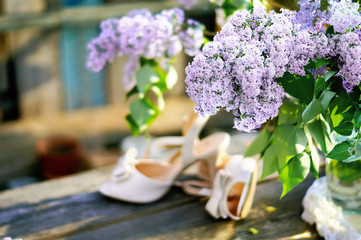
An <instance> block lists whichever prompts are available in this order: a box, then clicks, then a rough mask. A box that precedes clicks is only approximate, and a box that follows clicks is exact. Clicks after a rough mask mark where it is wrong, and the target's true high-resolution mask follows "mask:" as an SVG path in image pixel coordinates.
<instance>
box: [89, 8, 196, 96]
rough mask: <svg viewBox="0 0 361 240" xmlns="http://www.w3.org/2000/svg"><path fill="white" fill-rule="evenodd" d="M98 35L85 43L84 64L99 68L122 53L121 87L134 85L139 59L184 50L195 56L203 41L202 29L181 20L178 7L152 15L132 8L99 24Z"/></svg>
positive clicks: (164, 57) (156, 57)
mask: <svg viewBox="0 0 361 240" xmlns="http://www.w3.org/2000/svg"><path fill="white" fill-rule="evenodd" d="M100 30H101V32H100V34H99V36H98V37H96V38H94V39H93V40H91V41H90V42H89V43H88V46H87V47H88V50H89V55H88V60H87V63H86V67H87V68H88V69H90V70H92V71H94V72H99V71H101V70H102V69H103V68H104V66H105V64H106V63H108V62H112V61H113V59H114V57H116V56H122V55H126V56H128V57H129V62H128V63H127V64H125V69H124V70H125V71H124V72H125V74H124V83H125V88H126V89H127V90H128V88H129V87H131V86H134V84H135V82H134V76H132V75H134V74H135V72H136V71H137V69H138V68H139V63H137V61H139V59H140V58H141V57H143V58H147V59H157V60H160V61H161V60H162V59H168V58H172V57H175V56H177V55H178V54H179V53H180V52H181V51H182V49H183V48H184V50H185V53H186V54H188V55H190V56H194V55H196V54H197V53H198V52H199V51H200V48H201V46H202V43H203V28H202V26H201V24H200V23H199V22H197V21H194V20H191V19H188V20H187V21H185V17H184V12H183V10H182V9H180V8H173V9H168V10H163V11H162V12H161V13H158V14H155V15H153V14H152V13H151V12H150V11H149V10H146V9H142V10H134V11H131V12H129V13H128V14H127V15H126V16H124V17H122V18H119V19H108V20H105V21H103V22H101V24H100Z"/></svg>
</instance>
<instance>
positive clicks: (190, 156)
mask: <svg viewBox="0 0 361 240" xmlns="http://www.w3.org/2000/svg"><path fill="white" fill-rule="evenodd" d="M207 120H208V118H203V117H200V116H196V115H194V116H193V117H191V119H190V120H189V122H188V124H186V129H185V131H184V132H185V134H184V136H183V137H179V138H175V140H174V139H173V140H174V142H175V143H176V144H175V145H180V147H179V149H178V150H177V151H176V152H175V153H174V154H173V155H171V156H170V158H169V160H166V161H160V160H157V159H151V158H149V157H148V156H147V153H146V156H145V157H143V158H141V159H137V158H136V155H137V152H136V150H135V149H129V150H128V151H127V153H126V154H125V156H123V157H122V158H121V160H120V161H119V163H118V165H117V166H116V168H115V169H114V170H113V173H112V176H111V180H110V181H108V182H106V183H104V184H102V185H101V186H100V189H99V190H100V192H101V193H102V194H103V195H105V196H108V197H111V198H115V199H119V200H122V201H127V202H133V203H149V202H153V201H156V200H158V199H160V198H161V197H163V196H164V195H165V194H166V193H167V192H168V191H169V189H170V188H171V186H172V185H173V183H174V182H175V179H176V178H177V177H178V176H179V175H180V173H181V172H182V171H183V170H185V169H186V168H187V167H189V166H190V165H192V164H194V163H195V162H198V161H204V162H206V165H207V166H208V174H209V176H210V178H213V177H214V176H215V174H216V167H215V166H216V165H217V162H219V161H221V158H222V157H223V156H224V154H225V152H226V149H227V147H228V145H229V142H230V136H229V134H227V133H224V132H219V133H215V134H212V135H210V136H208V137H205V138H203V139H199V138H198V136H199V133H200V132H201V130H202V128H203V126H204V125H205V123H206V122H207ZM168 140H169V141H168ZM170 140H172V139H170V138H168V139H167V137H165V138H162V139H160V140H156V141H154V143H153V145H157V144H158V145H161V144H169V143H170V142H172V141H173V140H172V141H170Z"/></svg>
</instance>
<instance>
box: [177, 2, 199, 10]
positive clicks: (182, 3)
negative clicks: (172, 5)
mask: <svg viewBox="0 0 361 240" xmlns="http://www.w3.org/2000/svg"><path fill="white" fill-rule="evenodd" d="M178 1H179V3H180V5H182V6H183V7H184V8H185V9H191V8H192V7H193V6H194V5H195V4H196V3H197V2H198V0H178Z"/></svg>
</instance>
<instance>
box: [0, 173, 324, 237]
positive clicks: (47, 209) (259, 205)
mask: <svg viewBox="0 0 361 240" xmlns="http://www.w3.org/2000/svg"><path fill="white" fill-rule="evenodd" d="M111 169H112V167H103V168H99V169H95V170H90V171H88V172H85V173H81V174H77V175H73V176H69V177H64V178H61V179H57V180H50V181H45V182H42V183H38V184H33V185H30V186H26V187H23V188H18V189H14V190H10V191H5V192H1V193H0V238H1V237H5V236H10V237H13V238H14V237H18V238H23V239H24V240H28V239H86V240H89V239H284V240H286V239H321V238H320V237H319V236H318V235H317V233H316V231H315V229H314V227H312V226H309V225H307V224H306V223H305V222H303V221H302V219H301V218H300V215H301V213H302V206H301V202H302V198H303V196H304V194H305V191H306V190H307V188H308V186H309V185H310V184H311V183H312V181H313V178H312V177H308V178H307V179H306V180H305V181H304V182H303V183H302V184H301V185H299V186H298V187H297V188H296V189H294V190H292V192H290V193H289V194H287V195H286V196H285V197H284V198H283V199H281V200H279V197H280V195H281V191H282V187H281V184H280V183H279V181H278V180H277V179H276V180H270V181H265V182H261V183H258V185H257V191H256V197H255V201H254V204H253V207H252V211H251V213H250V215H249V216H248V217H247V219H245V220H242V221H232V220H215V219H213V218H212V217H210V216H209V215H208V214H207V212H206V211H205V210H204V205H205V199H200V198H195V197H191V196H187V195H185V194H184V193H183V192H182V191H181V190H180V189H178V188H176V187H174V188H173V189H172V190H171V191H170V192H169V193H168V194H167V195H166V196H165V197H164V198H162V199H161V200H159V201H157V202H155V203H152V204H147V205H138V204H131V203H125V202H120V201H116V200H113V199H110V198H106V197H104V196H102V195H101V194H100V193H99V192H98V191H97V189H98V186H99V185H100V184H101V183H103V182H104V181H107V180H108V178H109V175H110V172H111ZM265 205H267V206H273V207H275V208H276V211H274V212H272V211H267V210H266V209H267V208H266V207H265ZM250 228H256V229H257V230H258V231H259V233H258V234H252V233H250V232H249V229H250Z"/></svg>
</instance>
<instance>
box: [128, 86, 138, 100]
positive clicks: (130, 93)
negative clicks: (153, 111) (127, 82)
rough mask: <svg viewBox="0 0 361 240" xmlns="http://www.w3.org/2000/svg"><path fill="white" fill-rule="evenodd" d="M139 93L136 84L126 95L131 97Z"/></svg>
mask: <svg viewBox="0 0 361 240" xmlns="http://www.w3.org/2000/svg"><path fill="white" fill-rule="evenodd" d="M137 93H139V91H138V88H137V86H134V87H133V88H132V89H131V90H130V91H128V92H127V94H126V97H127V99H129V97H131V96H132V95H134V94H137Z"/></svg>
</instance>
